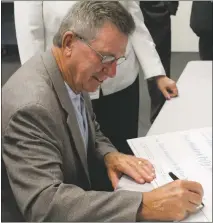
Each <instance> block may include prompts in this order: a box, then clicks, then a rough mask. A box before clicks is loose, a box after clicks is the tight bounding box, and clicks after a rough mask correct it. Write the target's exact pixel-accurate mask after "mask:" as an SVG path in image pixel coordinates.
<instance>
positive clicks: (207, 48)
mask: <svg viewBox="0 0 213 223" xmlns="http://www.w3.org/2000/svg"><path fill="white" fill-rule="evenodd" d="M199 54H200V59H201V60H213V40H212V32H206V33H202V34H201V35H200V38H199Z"/></svg>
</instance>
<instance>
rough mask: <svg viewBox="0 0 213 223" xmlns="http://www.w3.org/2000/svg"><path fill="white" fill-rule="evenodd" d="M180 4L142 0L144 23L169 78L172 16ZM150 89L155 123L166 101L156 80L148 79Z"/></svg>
mask: <svg viewBox="0 0 213 223" xmlns="http://www.w3.org/2000/svg"><path fill="white" fill-rule="evenodd" d="M178 5H179V3H178V2H177V1H173V2H172V1H140V7H141V10H142V13H143V16H144V23H145V25H146V27H147V28H148V30H149V32H150V34H151V36H152V38H153V41H154V43H155V45H156V50H157V52H158V54H159V56H160V59H161V62H162V64H163V67H164V69H165V71H166V75H167V77H169V78H170V72H171V71H170V64H171V18H170V16H171V15H175V14H176V12H177V9H178ZM148 90H149V94H150V98H151V114H150V121H151V123H153V122H154V120H155V118H156V117H157V115H158V113H159V112H160V110H161V108H162V106H163V104H164V102H165V97H164V94H163V92H161V91H160V90H159V88H158V85H157V83H156V81H155V80H148Z"/></svg>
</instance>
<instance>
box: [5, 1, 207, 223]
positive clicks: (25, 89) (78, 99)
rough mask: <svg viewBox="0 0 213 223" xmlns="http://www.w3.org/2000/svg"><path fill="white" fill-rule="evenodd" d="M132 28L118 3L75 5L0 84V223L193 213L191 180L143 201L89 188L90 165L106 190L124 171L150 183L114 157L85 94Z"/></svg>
mask: <svg viewBox="0 0 213 223" xmlns="http://www.w3.org/2000/svg"><path fill="white" fill-rule="evenodd" d="M109 12H110V14H109ZM134 28H135V24H134V21H133V19H132V17H131V15H130V14H129V13H128V12H127V11H126V10H125V9H124V8H123V7H122V6H121V5H120V4H119V3H118V2H114V1H108V2H105V1H99V2H96V1H91V2H88V1H79V2H78V3H76V4H75V5H74V6H73V8H72V10H70V11H69V12H68V14H67V16H65V18H64V20H63V21H62V23H61V26H60V28H59V31H58V32H57V34H56V35H55V36H54V39H53V43H54V46H53V47H52V48H51V50H50V51H47V52H45V53H42V54H41V55H36V56H34V57H32V58H31V59H30V60H29V61H27V62H26V63H25V64H24V65H23V66H22V67H21V68H20V69H19V70H18V71H17V72H16V73H15V74H14V75H13V76H12V77H11V78H10V80H9V81H8V82H7V83H6V84H5V85H4V87H3V90H2V159H3V170H2V173H3V177H5V179H4V184H3V187H2V195H3V198H2V210H3V211H2V219H3V221H24V220H26V221H135V220H142V219H143V220H180V219H183V218H185V217H186V215H187V213H191V212H195V211H196V210H197V209H196V207H197V205H199V204H200V203H201V201H202V196H203V189H202V186H201V185H200V184H199V183H196V182H191V181H175V182H172V183H170V184H168V185H166V186H163V187H161V188H159V189H156V190H153V191H151V192H146V193H143V196H142V193H140V192H127V191H117V192H103V191H94V190H93V185H92V183H93V181H92V180H93V178H92V177H91V176H92V175H93V174H94V173H93V171H94V170H95V166H96V163H97V162H100V163H101V164H102V166H103V167H104V166H105V167H106V168H107V171H108V175H109V178H110V180H111V182H112V184H113V186H114V188H116V185H117V182H118V179H119V177H120V175H121V174H122V173H125V174H127V175H129V176H130V177H132V178H134V179H135V180H136V181H137V182H138V183H144V182H145V181H146V182H150V181H152V180H153V179H154V177H155V174H154V170H153V166H152V165H151V164H150V163H149V162H148V161H146V160H144V159H139V158H136V157H134V156H130V155H125V154H121V153H119V152H117V151H116V149H115V148H114V146H113V145H112V144H111V143H110V142H109V140H108V139H107V138H105V137H104V136H103V134H102V133H101V132H100V129H99V125H98V124H97V122H96V121H95V117H94V114H93V112H92V106H91V102H90V100H89V96H88V94H87V93H86V92H88V91H89V92H90V91H95V90H96V89H97V87H98V86H99V85H100V83H101V82H102V81H104V80H106V79H107V78H109V77H113V76H114V75H115V67H116V63H121V62H122V61H123V60H124V59H125V58H124V56H123V55H124V54H125V50H126V45H127V42H128V36H129V35H130V34H131V33H132V32H133V30H134ZM106 34H107V35H106ZM171 207H172V209H171Z"/></svg>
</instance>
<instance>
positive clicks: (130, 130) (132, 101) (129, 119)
mask: <svg viewBox="0 0 213 223" xmlns="http://www.w3.org/2000/svg"><path fill="white" fill-rule="evenodd" d="M92 104H93V109H94V113H95V114H96V119H97V121H98V123H99V124H100V127H101V131H102V132H103V134H104V135H105V136H107V137H108V138H109V139H110V141H111V142H112V144H113V145H114V146H115V147H116V148H117V149H118V150H119V151H120V152H122V153H126V154H133V153H132V151H131V149H130V148H129V146H128V144H127V142H126V140H127V139H131V138H136V137H137V136H138V111H139V78H138V77H137V79H136V80H135V82H134V83H133V84H132V85H131V86H129V87H127V88H125V89H124V90H122V91H119V92H116V93H114V94H111V95H107V96H103V95H102V94H101V96H100V98H99V99H96V100H92Z"/></svg>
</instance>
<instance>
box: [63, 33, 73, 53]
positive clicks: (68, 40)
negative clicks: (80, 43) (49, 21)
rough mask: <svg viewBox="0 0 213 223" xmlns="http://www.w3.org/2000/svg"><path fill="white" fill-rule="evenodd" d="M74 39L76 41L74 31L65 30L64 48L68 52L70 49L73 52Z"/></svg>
mask: <svg viewBox="0 0 213 223" xmlns="http://www.w3.org/2000/svg"><path fill="white" fill-rule="evenodd" d="M73 41H74V34H73V32H71V31H67V32H65V33H64V35H63V39H62V48H63V49H64V50H66V51H68V52H69V51H70V52H71V49H72V43H73Z"/></svg>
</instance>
